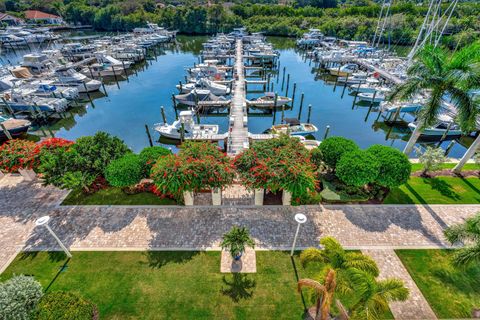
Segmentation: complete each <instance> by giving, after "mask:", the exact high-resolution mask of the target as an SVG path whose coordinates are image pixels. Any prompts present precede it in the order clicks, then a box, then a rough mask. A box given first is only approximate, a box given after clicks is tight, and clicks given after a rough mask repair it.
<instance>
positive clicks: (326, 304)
mask: <svg viewBox="0 0 480 320" xmlns="http://www.w3.org/2000/svg"><path fill="white" fill-rule="evenodd" d="M336 286H337V283H336V276H335V270H333V269H330V270H328V273H327V276H326V278H325V281H324V284H320V283H319V282H317V281H315V280H312V279H300V280H299V281H298V292H300V291H301V290H302V288H304V287H308V288H312V289H313V290H314V291H315V293H316V303H315V310H314V320H328V319H329V317H330V308H331V305H332V301H333V294H334V293H335V288H336Z"/></svg>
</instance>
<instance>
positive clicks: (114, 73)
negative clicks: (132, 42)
mask: <svg viewBox="0 0 480 320" xmlns="http://www.w3.org/2000/svg"><path fill="white" fill-rule="evenodd" d="M112 71H113V77H114V78H115V82H116V83H117V87H118V89H120V85H119V84H118V79H117V73H116V72H115V67H114V66H112Z"/></svg>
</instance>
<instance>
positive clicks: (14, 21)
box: [0, 12, 24, 26]
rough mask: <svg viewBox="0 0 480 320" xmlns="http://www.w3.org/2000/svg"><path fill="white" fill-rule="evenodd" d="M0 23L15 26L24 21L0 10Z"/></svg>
mask: <svg viewBox="0 0 480 320" xmlns="http://www.w3.org/2000/svg"><path fill="white" fill-rule="evenodd" d="M0 23H4V24H8V25H9V26H17V25H19V24H23V23H24V21H23V20H22V19H20V18H17V17H14V16H11V15H9V14H6V13H2V12H0Z"/></svg>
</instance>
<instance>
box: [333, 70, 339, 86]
mask: <svg viewBox="0 0 480 320" xmlns="http://www.w3.org/2000/svg"><path fill="white" fill-rule="evenodd" d="M339 76H340V65H338V70H337V75H336V77H335V85H334V86H333V91H334V92H335V89H337V82H338V77H339Z"/></svg>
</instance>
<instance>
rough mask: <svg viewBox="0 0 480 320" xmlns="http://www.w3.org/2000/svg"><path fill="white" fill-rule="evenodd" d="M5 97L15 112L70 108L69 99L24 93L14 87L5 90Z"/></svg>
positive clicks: (61, 110)
mask: <svg viewBox="0 0 480 320" xmlns="http://www.w3.org/2000/svg"><path fill="white" fill-rule="evenodd" d="M2 96H3V99H4V100H5V101H6V103H7V104H8V107H9V108H10V109H12V111H14V112H32V111H33V110H39V111H42V112H50V113H51V112H63V111H65V110H67V108H68V101H67V99H65V98H43V97H38V96H34V95H24V94H22V93H21V92H18V93H17V91H16V90H14V89H12V90H10V91H9V92H5V93H4V94H3V95H2Z"/></svg>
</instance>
